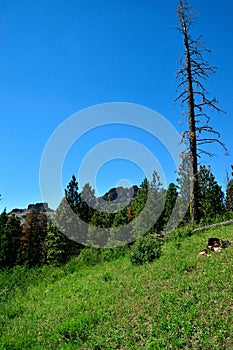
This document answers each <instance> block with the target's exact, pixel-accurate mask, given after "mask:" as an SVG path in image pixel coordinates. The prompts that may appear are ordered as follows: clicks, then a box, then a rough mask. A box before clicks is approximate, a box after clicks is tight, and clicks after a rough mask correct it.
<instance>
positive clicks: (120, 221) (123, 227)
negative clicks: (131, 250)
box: [108, 207, 135, 246]
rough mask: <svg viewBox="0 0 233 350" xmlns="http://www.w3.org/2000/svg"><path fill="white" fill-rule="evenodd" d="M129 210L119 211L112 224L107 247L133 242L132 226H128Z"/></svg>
mask: <svg viewBox="0 0 233 350" xmlns="http://www.w3.org/2000/svg"><path fill="white" fill-rule="evenodd" d="M129 212H130V210H129V208H128V207H125V208H123V209H121V210H119V211H118V212H117V213H116V214H115V216H114V220H113V223H112V228H111V232H110V237H109V239H108V245H110V246H118V245H123V244H128V243H131V242H132V241H134V240H135V237H133V235H132V225H131V224H130V221H131V219H130V215H129Z"/></svg>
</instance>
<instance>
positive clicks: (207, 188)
mask: <svg viewBox="0 0 233 350" xmlns="http://www.w3.org/2000/svg"><path fill="white" fill-rule="evenodd" d="M198 178H199V182H198V183H199V198H200V208H199V210H200V218H201V219H203V220H204V221H208V219H214V218H216V217H217V216H218V215H222V214H223V213H224V193H223V191H222V189H221V186H219V185H218V183H217V181H216V179H215V176H214V175H213V174H212V173H211V171H210V167H205V166H201V167H200V169H199V173H198Z"/></svg>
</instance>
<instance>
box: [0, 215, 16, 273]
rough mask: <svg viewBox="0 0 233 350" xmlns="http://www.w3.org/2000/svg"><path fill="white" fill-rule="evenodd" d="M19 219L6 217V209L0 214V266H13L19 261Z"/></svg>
mask: <svg viewBox="0 0 233 350" xmlns="http://www.w3.org/2000/svg"><path fill="white" fill-rule="evenodd" d="M20 236H21V226H20V221H19V219H18V218H16V217H15V216H10V217H8V216H7V214H6V211H4V212H3V213H2V214H1V215H0V267H10V268H11V267H13V266H15V265H16V264H18V263H20Z"/></svg>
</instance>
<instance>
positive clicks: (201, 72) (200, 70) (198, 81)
mask: <svg viewBox="0 0 233 350" xmlns="http://www.w3.org/2000/svg"><path fill="white" fill-rule="evenodd" d="M177 14H178V22H179V26H178V28H177V29H178V30H179V32H180V33H181V35H182V37H183V43H184V49H185V50H184V54H183V57H182V59H181V68H180V69H179V71H178V72H177V78H178V79H179V80H180V83H179V85H178V88H181V89H182V92H181V93H180V94H179V96H178V97H177V99H176V100H181V104H187V109H188V110H187V120H188V130H187V131H185V132H184V133H183V140H188V149H189V157H190V159H189V160H190V216H191V219H192V220H193V221H194V222H198V221H199V199H198V161H197V159H198V156H199V154H200V153H201V152H202V153H206V154H208V155H212V154H211V153H209V152H207V151H204V150H202V149H198V144H208V143H212V142H218V143H219V144H220V145H221V146H223V147H224V149H225V150H226V147H225V145H224V144H223V143H222V142H221V141H220V140H219V139H218V138H219V137H220V134H219V133H218V132H217V131H215V130H214V129H213V128H212V127H211V126H210V125H209V120H210V118H209V116H208V115H207V114H206V112H205V111H204V108H205V107H210V108H212V109H214V110H216V111H218V112H221V111H222V110H221V109H219V108H218V107H217V106H216V103H217V100H216V99H215V98H214V99H212V100H209V99H208V98H207V94H208V91H207V90H206V89H205V87H204V85H203V83H202V81H203V80H206V79H207V78H208V77H209V75H210V74H211V73H215V69H216V67H213V66H211V65H210V64H209V63H208V62H207V61H206V60H205V59H204V58H203V52H205V51H207V52H209V51H208V50H207V49H206V48H205V47H204V43H203V42H202V41H201V40H200V38H201V37H199V38H198V39H196V40H195V39H193V38H192V37H191V35H190V28H191V26H192V25H193V18H194V16H193V13H192V12H191V6H190V5H189V4H188V3H187V1H185V0H179V5H178V8H177ZM205 132H207V133H211V134H212V135H211V136H210V137H209V136H208V137H207V136H202V137H200V135H201V134H203V133H205Z"/></svg>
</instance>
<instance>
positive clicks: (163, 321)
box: [0, 226, 233, 350]
mask: <svg viewBox="0 0 233 350" xmlns="http://www.w3.org/2000/svg"><path fill="white" fill-rule="evenodd" d="M211 236H217V237H220V238H226V239H231V240H232V239H233V226H228V227H222V228H216V229H213V230H211V231H206V232H204V233H199V234H198V233H197V234H195V235H194V236H192V237H190V238H185V239H180V240H179V242H180V243H181V245H180V247H179V245H177V244H176V242H177V241H174V240H173V241H170V242H168V243H166V244H165V245H164V247H163V256H162V257H161V258H160V259H159V260H157V261H155V262H154V263H152V264H148V265H144V266H132V265H131V264H130V261H129V259H128V258H121V259H118V260H115V261H113V262H110V263H102V264H100V265H98V266H95V267H89V268H87V267H86V268H81V269H80V268H79V269H77V270H76V267H75V261H73V262H72V263H70V264H68V265H67V266H66V267H63V268H53V267H44V268H43V269H42V270H41V272H40V271H39V270H38V269H35V270H32V271H30V272H26V271H22V268H21V269H16V271H15V272H14V273H13V274H11V275H8V277H7V276H6V273H1V277H0V278H1V281H0V283H1V287H2V288H1V300H2V303H1V309H2V312H1V316H0V325H1V331H0V334H1V338H0V349H1V350H2V349H11V350H12V349H25V350H28V349H45V350H47V349H83V350H84V349H88V350H90V349H96V350H97V349H109V350H110V349H121V350H123V349H221V350H222V349H233V337H232V335H233V322H232V321H233V283H232V280H233V279H232V274H233V273H232V272H233V271H232V262H233V248H232V247H231V248H228V249H225V250H223V251H222V252H221V253H215V254H212V255H211V256H210V257H203V256H199V255H198V252H199V251H200V250H201V249H202V248H204V247H205V246H206V243H207V239H208V237H211ZM71 272H72V273H71ZM14 274H15V276H17V278H18V287H17V286H16V285H15V279H14V278H15V277H14Z"/></svg>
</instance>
